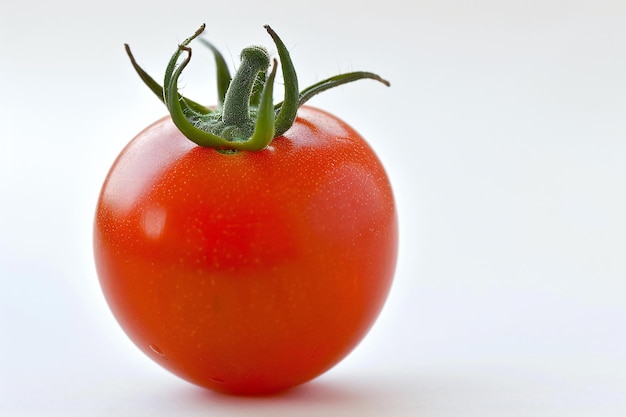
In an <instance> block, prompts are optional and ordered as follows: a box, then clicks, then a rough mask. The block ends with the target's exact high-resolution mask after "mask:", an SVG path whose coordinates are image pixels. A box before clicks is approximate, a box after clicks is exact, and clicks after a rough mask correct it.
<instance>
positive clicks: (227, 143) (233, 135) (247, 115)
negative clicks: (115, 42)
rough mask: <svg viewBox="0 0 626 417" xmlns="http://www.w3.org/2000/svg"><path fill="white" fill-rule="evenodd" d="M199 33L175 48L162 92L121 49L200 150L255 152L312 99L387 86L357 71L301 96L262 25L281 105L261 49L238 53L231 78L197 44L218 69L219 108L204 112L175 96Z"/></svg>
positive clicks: (285, 55)
mask: <svg viewBox="0 0 626 417" xmlns="http://www.w3.org/2000/svg"><path fill="white" fill-rule="evenodd" d="M204 29H205V25H202V26H201V27H200V28H199V29H198V30H197V31H196V32H195V33H194V34H193V35H191V36H190V37H189V38H187V39H185V40H184V41H183V42H182V43H181V44H180V45H179V46H178V48H177V49H176V51H175V52H174V54H173V55H172V57H171V59H170V61H169V63H168V65H167V68H166V70H165V77H164V82H163V86H161V85H160V84H159V83H158V82H157V81H155V80H154V79H153V78H152V77H151V76H150V75H149V74H148V73H147V72H146V71H144V70H143V68H141V67H140V66H139V64H138V63H137V61H136V60H135V57H134V56H133V54H132V53H131V50H130V47H129V46H128V45H127V44H125V45H124V46H125V48H126V53H127V54H128V57H129V58H130V61H131V64H132V66H133V68H134V69H135V71H136V72H137V74H139V77H140V78H141V79H142V80H143V82H144V83H145V84H146V85H147V86H148V87H149V88H150V90H151V91H152V92H153V93H154V94H155V95H156V96H157V97H158V98H159V99H160V100H161V101H162V102H163V103H164V104H165V105H166V106H167V109H168V111H169V113H170V115H171V117H172V121H173V122H174V124H175V125H176V127H178V129H179V130H180V131H181V132H182V133H183V135H185V136H186V137H187V138H188V139H189V140H191V141H193V142H195V143H196V144H198V145H200V146H205V147H211V148H216V149H221V150H246V151H260V150H263V149H265V148H266V147H267V146H268V145H269V144H270V143H271V141H272V140H273V139H274V138H276V137H278V136H280V135H282V134H283V133H285V132H286V131H287V130H289V128H290V127H291V126H292V125H293V123H294V122H295V120H296V116H297V111H298V108H299V107H300V106H302V105H303V104H304V103H305V102H307V101H308V100H309V99H310V98H311V97H313V96H315V95H316V94H319V93H321V92H322V91H326V90H328V89H330V88H333V87H337V86H339V85H342V84H346V83H349V82H352V81H356V80H361V79H373V80H376V81H379V82H381V83H383V84H385V85H387V86H389V82H388V81H386V80H384V79H383V78H381V77H380V76H378V75H377V74H374V73H371V72H364V71H357V72H350V73H344V74H340V75H336V76H334V77H330V78H328V79H325V80H323V81H320V82H318V83H316V84H313V85H312V86H310V87H307V88H305V89H304V90H302V91H300V90H299V88H298V77H297V74H296V71H295V68H294V66H293V62H292V61H291V57H290V55H289V51H288V50H287V48H286V46H285V44H284V43H283V42H282V40H281V39H280V38H279V36H278V35H277V34H276V32H274V30H272V28H270V27H269V26H267V25H266V26H265V29H266V30H267V32H268V33H269V35H270V36H271V37H272V40H273V41H274V44H275V46H276V48H277V51H278V57H279V58H280V64H281V69H282V77H283V81H284V98H283V101H282V102H280V103H278V104H276V105H274V103H273V89H274V80H275V78H276V72H277V67H278V61H277V60H276V59H274V60H270V57H269V54H268V52H267V50H266V49H265V48H264V47H262V46H251V47H248V48H245V49H244V50H243V51H242V53H241V63H240V65H239V68H238V69H237V72H236V73H235V75H234V76H231V74H230V71H229V70H228V66H227V65H226V61H225V60H224V57H223V56H222V54H221V53H220V52H219V50H218V49H217V48H216V47H215V46H213V44H212V43H210V42H208V41H207V40H205V39H203V38H199V41H200V42H201V43H202V44H203V45H205V46H206V47H208V48H209V49H210V50H211V52H213V55H214V57H215V64H216V67H217V86H218V89H217V90H218V107H217V108H215V109H213V108H210V107H206V106H204V105H202V104H199V103H198V102H195V101H193V100H190V99H188V98H187V97H184V96H182V95H180V93H179V92H178V79H179V77H180V75H181V73H182V72H183V70H184V69H185V67H186V66H187V65H188V64H189V62H190V60H191V55H192V50H191V48H190V47H189V44H190V43H191V42H192V41H193V40H195V39H196V38H198V37H199V36H200V34H201V33H202V32H203V31H204ZM181 57H182V58H181ZM270 64H272V65H271V70H270Z"/></svg>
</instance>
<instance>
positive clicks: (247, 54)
mask: <svg viewBox="0 0 626 417" xmlns="http://www.w3.org/2000/svg"><path fill="white" fill-rule="evenodd" d="M269 66H270V57H269V54H268V53H267V50H266V49H265V48H263V47H260V46H251V47H248V48H245V49H244V50H243V51H242V52H241V65H240V66H239V69H238V70H237V72H236V73H235V76H234V77H233V80H232V81H231V83H230V87H229V88H228V92H227V93H226V97H225V98H224V108H223V111H222V120H223V121H224V123H225V124H226V125H228V126H243V125H245V124H247V123H249V122H250V96H251V95H252V87H254V82H255V81H256V77H257V74H258V73H259V72H262V71H263V72H265V71H266V70H267V68H268V67H269Z"/></svg>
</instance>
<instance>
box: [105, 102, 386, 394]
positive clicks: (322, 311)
mask: <svg viewBox="0 0 626 417" xmlns="http://www.w3.org/2000/svg"><path fill="white" fill-rule="evenodd" d="M397 233H398V232H397V218H396V209H395V205H394V200H393V196H392V191H391V187H390V185H389V181H388V179H387V176H386V174H385V171H384V170H383V167H382V166H381V163H380V162H379V160H378V158H377V157H376V156H375V154H374V153H373V151H372V150H371V149H370V147H369V146H368V145H367V144H366V143H365V141H364V140H363V139H362V138H361V136H359V134H357V133H356V132H355V131H354V130H353V129H352V128H351V127H350V126H348V125H347V124H346V123H344V122H342V121H341V120H339V119H337V118H336V117H334V116H332V115H330V114H328V113H326V112H324V111H321V110H317V109H314V108H311V107H306V106H305V107H301V108H300V110H299V111H298V117H297V119H296V121H295V123H294V125H293V126H292V127H291V129H289V130H288V131H287V132H286V133H285V134H284V135H282V136H279V137H277V138H275V139H274V140H273V141H272V143H271V144H270V146H269V147H268V148H266V149H265V150H262V151H259V152H248V151H236V152H223V151H218V150H215V149H212V148H207V147H201V146H198V145H196V144H194V143H193V142H191V141H190V140H188V139H187V138H186V137H185V136H183V135H182V134H181V133H180V131H179V130H178V129H177V128H176V127H175V126H174V124H173V123H172V121H171V119H170V117H166V118H163V119H161V120H160V121H158V122H156V123H155V124H153V125H152V126H150V127H148V128H147V129H145V130H144V131H143V132H141V133H140V134H139V135H138V136H137V137H136V138H135V139H134V140H132V141H131V142H130V143H129V144H128V146H127V147H126V148H125V149H124V150H123V151H122V153H121V154H120V155H119V157H118V158H117V160H116V161H115V163H114V165H113V167H112V168H111V170H110V172H109V174H108V176H107V178H106V180H105V183H104V186H103V188H102V192H101V194H100V198H99V201H98V206H97V213H96V218H95V226H94V250H95V260H96V266H97V271H98V275H99V279H100V283H101V286H102V289H103V291H104V294H105V296H106V299H107V301H108V303H109V305H110V307H111V309H112V311H113V313H114V315H115V317H116V318H117V320H118V321H119V323H120V324H121V326H122V327H123V329H124V330H125V331H126V333H127V334H128V335H129V337H130V338H131V339H132V340H133V342H134V343H135V344H136V345H137V346H138V347H139V348H140V349H141V350H142V351H143V352H145V353H146V354H147V355H148V356H150V357H151V358H152V359H153V360H155V361H156V362H158V363H159V364H161V365H162V366H163V367H165V368H167V369H169V370H170V371H171V372H173V373H174V374H176V375H179V376H180V377H182V378H184V379H186V380H188V381H190V382H192V383H194V384H197V385H200V386H203V387H207V388H211V389H214V390H217V391H221V392H226V393H235V394H263V393H271V392H276V391H280V390H284V389H287V388H289V387H293V386H295V385H298V384H301V383H303V382H305V381H308V380H310V379H312V378H314V377H316V376H318V375H320V374H321V373H323V372H325V371H326V370H328V369H329V368H331V367H332V366H333V365H335V364H336V363H338V362H339V361H340V360H341V359H342V358H344V357H345V356H346V355H347V354H348V353H349V352H350V351H351V350H352V349H353V348H354V347H355V346H356V345H357V344H358V343H359V341H360V340H361V339H362V338H363V337H364V335H365V334H366V333H367V331H368V329H369V328H370V326H372V324H373V322H374V320H375V319H376V317H377V315H378V314H379V311H380V310H381V307H382V306H383V303H384V301H385V298H386V296H387V294H388V291H389V288H390V285H391V282H392V277H393V273H394V268H395V262H396V253H397Z"/></svg>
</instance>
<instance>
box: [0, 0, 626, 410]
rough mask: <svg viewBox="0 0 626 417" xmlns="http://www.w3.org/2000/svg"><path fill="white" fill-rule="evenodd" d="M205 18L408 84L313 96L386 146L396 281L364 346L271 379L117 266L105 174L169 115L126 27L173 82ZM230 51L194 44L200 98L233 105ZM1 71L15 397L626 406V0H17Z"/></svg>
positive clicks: (95, 401) (57, 406)
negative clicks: (109, 291)
mask: <svg viewBox="0 0 626 417" xmlns="http://www.w3.org/2000/svg"><path fill="white" fill-rule="evenodd" d="M174 3H176V4H177V5H174ZM203 22H205V23H207V26H208V29H207V32H206V33H207V36H208V38H209V39H211V40H212V41H214V43H215V44H216V45H217V46H218V47H220V49H222V50H223V51H225V54H226V56H227V57H228V58H229V59H230V61H232V62H236V61H237V55H238V52H239V51H240V49H241V48H242V47H245V46H248V45H250V44H264V45H267V46H268V47H270V49H271V47H272V43H271V40H270V38H269V37H268V36H267V34H266V33H265V31H264V30H263V27H262V25H263V24H266V23H267V24H271V25H272V26H273V28H274V29H275V30H276V31H277V32H278V33H279V34H280V35H281V37H282V38H283V40H284V41H285V43H286V44H287V46H288V47H289V48H290V50H291V53H292V57H293V59H294V62H295V65H296V67H297V69H298V71H299V75H300V80H301V85H302V86H306V85H309V84H312V83H314V82H316V81H319V80H321V79H322V78H325V77H327V76H330V75H333V74H335V73H338V72H343V71H350V70H361V69H362V70H370V71H373V72H377V73H380V74H381V75H383V76H384V77H386V78H388V79H389V80H390V81H391V83H392V87H391V88H389V89H388V88H385V87H383V86H381V85H379V84H377V83H374V82H371V81H360V82H358V83H357V84H353V85H349V86H345V87H343V88H341V89H340V90H336V91H333V92H327V93H325V94H324V95H323V96H319V97H317V98H315V99H314V100H313V101H312V102H311V104H312V105H316V106H319V107H323V108H326V109H328V110H330V111H332V112H334V113H336V114H337V115H339V116H340V117H342V118H343V119H345V120H346V121H348V122H349V123H350V124H352V125H353V126H355V127H356V128H357V129H358V130H359V131H360V132H361V133H362V134H363V135H364V136H365V137H366V138H367V139H368V140H369V142H370V143H371V145H372V146H373V147H374V149H375V150H376V151H377V152H378V154H379V156H380V158H381V159H382V161H383V163H384V164H385V166H386V167H387V170H388V173H389V176H390V178H391V181H392V183H393V186H394V189H395V194H396V198H397V203H398V208H399V212H400V224H401V242H400V243H401V251H400V257H399V262H398V269H397V275H396V281H395V284H394V287H393V289H392V293H391V295H390V298H389V300H388V303H387V305H386V307H385V310H384V311H383V313H382V315H381V316H380V319H379V320H378V322H377V324H376V326H375V327H374V329H373V330H372V331H371V332H370V334H369V335H368V337H367V338H366V339H365V341H364V342H363V343H362V344H361V345H360V346H359V347H358V348H357V349H356V350H355V351H354V352H353V353H352V354H351V355H350V356H349V357H348V358H347V359H346V360H344V361H343V362H342V363H341V364H339V365H338V366H337V367H335V368H334V369H332V370H331V371H329V372H328V373H326V374H325V375H323V376H321V377H320V378H318V379H317V380H315V381H314V382H312V383H309V384H307V385H305V386H302V387H300V388H297V389H295V390H292V391H290V392H288V393H285V394H283V395H280V396H275V397H271V398H237V397H226V396H221V395H218V394H214V393H210V392H207V391H204V390H202V389H199V388H196V387H194V386H192V385H190V384H188V383H186V382H184V381H182V380H179V379H178V378H176V377H174V376H172V375H170V374H169V373H167V372H166V371H164V370H162V369H161V368H159V367H158V366H157V365H156V364H154V363H152V362H151V361H150V360H149V359H148V358H146V357H144V355H143V354H142V353H140V352H139V351H138V350H137V349H136V348H135V347H134V346H133V345H132V344H131V342H130V341H128V339H127V338H126V336H125V335H124V334H123V332H122V331H121V329H120V328H119V326H118V325H117V323H116V322H115V321H114V319H113V317H112V315H111V314H110V312H109V310H108V308H107V306H106V304H105V302H104V299H103V297H102V295H101V293H100V289H99V287H98V282H97V278H96V275H95V270H94V267H93V261H92V254H91V224H92V218H93V212H94V206H95V202H96V199H97V195H98V192H99V188H100V185H101V183H102V180H103V179H104V176H105V175H106V172H107V170H108V168H109V166H110V165H111V163H112V162H113V159H114V158H115V156H116V155H117V154H118V152H119V151H120V150H121V149H122V147H123V146H124V145H125V144H126V143H127V142H128V141H129V140H130V139H131V138H132V137H133V136H134V135H135V134H136V133H137V132H139V131H140V130H141V129H142V128H143V127H144V126H146V125H147V124H149V123H151V122H152V121H153V120H155V119H156V118H158V117H161V116H162V115H163V114H164V113H165V108H164V107H163V106H162V105H161V103H159V102H158V100H157V99H156V98H155V97H154V96H153V95H152V93H151V92H149V90H148V89H147V88H145V87H144V86H143V85H142V83H141V82H140V80H139V78H138V77H137V76H136V75H135V74H134V72H133V70H132V68H131V67H130V64H129V63H128V61H127V58H126V56H125V54H124V51H123V47H122V44H123V43H124V42H128V43H130V44H131V45H132V46H133V50H134V52H135V54H136V56H137V58H138V59H139V60H140V62H141V63H142V64H143V65H144V67H145V68H146V69H147V70H149V72H150V73H152V74H153V75H154V76H155V78H158V79H160V77H161V76H162V73H163V71H164V68H165V65H166V62H167V60H168V59H169V56H170V55H171V53H172V52H173V50H174V49H175V47H176V44H177V42H179V41H181V40H182V39H184V38H185V37H186V36H188V35H189V34H191V33H192V32H193V31H194V30H195V29H196V28H197V27H198V26H199V25H200V24H201V23H203ZM212 65H213V64H212V61H211V58H210V55H209V54H208V53H207V54H205V55H203V54H201V53H196V54H194V60H193V61H192V64H191V66H190V68H189V71H188V73H187V75H186V78H185V82H184V84H185V94H186V95H189V96H191V97H193V98H194V99H196V100H197V101H202V102H213V101H214V97H215V87H214V72H213V67H212ZM0 85H1V87H0V97H1V99H0V141H1V142H0V143H1V147H0V198H1V200H0V201H1V206H0V213H1V215H0V280H1V281H0V283H1V287H0V416H3V417H14V416H29V417H33V416H64V417H72V416H87V415H88V416H94V417H98V416H161V415H162V416H174V415H175V416H183V417H185V416H217V415H219V416H242V415H267V416H334V415H337V416H352V415H354V416H368V415H371V416H379V415H393V416H405V415H406V416H419V417H429V416H446V417H456V416H463V417H470V416H481V417H487V416H498V417H508V416H533V417H541V416H550V417H558V416H592V417H604V416H615V417H619V416H624V415H626V331H625V328H626V256H625V253H626V164H625V162H626V117H625V116H626V3H624V2H623V1H622V0H615V1H610V0H594V1H582V0H575V1H566V0H560V1H559V0H552V1H550V0H548V1H546V0H541V1H539V0H537V1H534V0H531V1H528V0H524V1H522V0H520V1H496V0H475V1H462V0H451V1H438V0H428V1H420V0H418V1H414V2H406V1H404V0H386V1H384V2H379V1H372V0H362V1H359V2H338V1H330V0H317V1H314V2H313V1H311V2H294V1H280V0H268V1H262V2H261V1H254V2H253V1H251V0H229V1H224V2H209V1H205V2H199V1H196V0H189V1H186V2H173V1H170V2H169V4H168V3H166V2H165V1H163V0H153V1H140V2H132V1H121V0H109V1H106V2H98V3H96V2H94V3H93V4H89V2H78V1H72V0H59V1H54V2H34V1H22V2H9V1H5V2H3V3H2V5H1V6H0Z"/></svg>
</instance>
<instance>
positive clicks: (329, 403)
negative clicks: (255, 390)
mask: <svg viewBox="0 0 626 417" xmlns="http://www.w3.org/2000/svg"><path fill="white" fill-rule="evenodd" d="M350 382H351V381H344V382H342V381H341V380H334V379H325V378H318V379H316V380H314V381H311V382H308V383H306V384H303V385H300V386H297V387H295V388H292V389H289V390H287V391H283V392H280V393H276V394H272V395H263V396H237V395H227V394H220V393H217V392H213V391H210V390H205V389H202V388H197V387H193V388H192V391H193V392H191V393H190V394H191V396H192V397H193V398H192V399H191V401H194V402H196V404H197V403H198V402H202V403H205V404H206V406H207V408H214V407H217V408H219V409H221V410H231V411H235V412H236V411H239V412H246V411H250V412H252V411H254V412H255V413H258V412H262V411H265V412H270V413H272V415H283V414H282V413H281V411H282V412H283V413H285V414H284V415H290V414H289V413H290V412H294V411H295V410H298V409H306V410H307V414H309V415H310V413H312V412H313V413H315V412H319V415H324V416H328V415H333V413H332V412H330V411H331V410H332V411H339V410H345V409H350V410H353V409H354V408H355V406H356V407H358V408H361V407H364V406H367V404H370V405H371V404H372V401H376V399H375V398H373V396H372V394H373V392H372V391H373V390H374V389H373V386H372V385H369V384H365V385H364V384H362V383H359V384H353V383H350ZM352 382H353V381H352ZM374 397H376V395H374ZM274 413H277V414H274ZM316 415H317V414H316Z"/></svg>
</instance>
